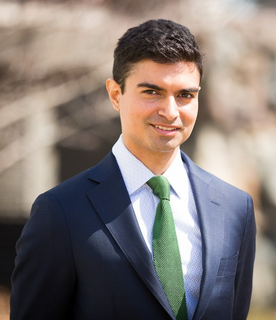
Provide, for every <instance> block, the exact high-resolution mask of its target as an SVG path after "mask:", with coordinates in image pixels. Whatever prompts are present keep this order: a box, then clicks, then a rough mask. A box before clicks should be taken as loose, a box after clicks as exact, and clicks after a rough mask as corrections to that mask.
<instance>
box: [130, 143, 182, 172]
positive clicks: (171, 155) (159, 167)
mask: <svg viewBox="0 0 276 320" xmlns="http://www.w3.org/2000/svg"><path fill="white" fill-rule="evenodd" d="M178 150H179V149H178V148H177V149H175V150H174V151H173V152H153V151H151V152H147V154H143V153H139V154H134V156H135V157H136V158H137V159H139V160H140V161H141V162H142V163H143V164H144V165H145V166H146V167H147V168H148V169H149V170H150V171H151V172H152V173H154V174H155V175H162V174H163V173H165V172H166V170H167V169H168V168H169V167H170V165H171V164H172V162H173V161H174V159H175V157H176V155H177V154H178Z"/></svg>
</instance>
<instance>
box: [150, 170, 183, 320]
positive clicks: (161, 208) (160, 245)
mask: <svg viewBox="0 0 276 320" xmlns="http://www.w3.org/2000/svg"><path fill="white" fill-rule="evenodd" d="M147 184H148V185H149V186H150V187H151V189H152V191H153V193H154V194H155V195H156V196H158V198H159V199H160V201H159V203H158V206H157V209H156V216H155V221H154V226H153V236H152V250H153V261H154V265H155V269H156V271H157V274H158V277H159V280H160V282H161V284H162V286H163V289H164V291H165V293H166V295H167V298H168V300H169V302H170V305H171V308H172V311H173V313H174V315H175V317H176V319H177V320H180V319H181V320H186V319H188V316H187V307H186V299H185V290H184V281H183V272H182V263H181V258H180V253H179V248H178V243H177V236H176V232H175V226H174V220H173V214H172V209H171V205H170V184H169V181H168V179H167V178H166V177H163V176H156V177H153V178H151V179H150V180H149V181H148V182H147Z"/></svg>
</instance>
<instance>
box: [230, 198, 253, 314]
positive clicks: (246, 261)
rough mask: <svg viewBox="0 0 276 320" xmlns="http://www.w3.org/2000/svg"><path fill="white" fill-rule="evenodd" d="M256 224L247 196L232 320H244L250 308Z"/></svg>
mask: <svg viewBox="0 0 276 320" xmlns="http://www.w3.org/2000/svg"><path fill="white" fill-rule="evenodd" d="M255 239H256V224H255V217H254V209H253V201H252V198H251V197H250V196H249V195H248V199H247V217H246V225H245V229H244V234H243V241H242V244H241V249H240V254H239V260H238V265H237V273H236V280H235V300H234V309H233V319H234V320H239V319H240V320H244V319H246V318H247V314H248V311H249V307H250V300H251V293H252V276H253V265H254V259H255Z"/></svg>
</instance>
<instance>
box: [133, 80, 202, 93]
mask: <svg viewBox="0 0 276 320" xmlns="http://www.w3.org/2000/svg"><path fill="white" fill-rule="evenodd" d="M137 87H138V88H150V89H153V90H157V91H166V90H165V89H164V88H162V87H159V86H157V85H156V84H153V83H148V82H141V83H138V84H137ZM199 90H200V87H199V88H197V87H191V88H185V89H181V90H180V91H179V92H180V93H188V92H199Z"/></svg>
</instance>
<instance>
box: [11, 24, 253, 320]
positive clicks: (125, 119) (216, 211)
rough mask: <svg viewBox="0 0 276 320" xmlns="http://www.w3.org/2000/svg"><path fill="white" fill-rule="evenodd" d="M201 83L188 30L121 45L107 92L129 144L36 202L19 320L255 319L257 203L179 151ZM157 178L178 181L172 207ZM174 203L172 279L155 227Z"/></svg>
mask: <svg viewBox="0 0 276 320" xmlns="http://www.w3.org/2000/svg"><path fill="white" fill-rule="evenodd" d="M201 77H202V56H201V54H200V52H199V49H198V46H197V43H196V41H195V39H194V37H193V36H192V35H191V33H190V31H189V30H188V29H187V28H186V27H184V26H181V25H179V24H176V23H174V22H172V21H167V20H150V21H147V22H145V23H143V24H141V25H140V26H138V27H135V28H131V29H129V30H128V31H127V32H126V33H125V34H124V36H123V37H122V38H121V39H120V40H119V42H118V45H117V47H116V49H115V52H114V67H113V79H108V80H107V90H108V93H109V96H110V100H111V103H112V105H113V107H114V108H115V110H117V111H118V112H119V113H120V118H121V125H122V136H121V137H120V138H119V140H118V141H117V143H116V144H115V145H114V147H113V149H112V152H111V153H110V154H108V155H107V157H106V158H105V159H103V160H102V161H101V162H100V163H99V164H98V165H96V166H95V167H93V168H90V169H88V170H87V171H85V172H83V173H81V174H79V175H77V176H75V177H73V178H71V179H69V180H67V181H65V182H64V183H62V184H60V185H59V186H57V187H55V188H53V189H52V190H50V191H48V192H46V193H45V194H43V195H40V196H39V197H38V199H37V200H36V201H35V203H34V205H33V207H32V212H31V217H30V220H29V221H28V223H27V224H26V226H25V227H24V230H23V232H22V236H21V238H20V239H19V241H18V243H17V258H16V263H15V264H16V265H15V270H14V273H13V277H12V286H13V289H12V294H11V320H21V319H28V320H35V319H39V320H41V319H51V320H53V319H58V320H61V319H66V320H67V319H78V320H85V319H96V320H99V319H128V320H130V319H131V320H138V319H139V320H141V319H156V320H162V319H196V320H198V319H205V320H207V319H210V320H211V319H212V320H214V319H219V320H224V319H225V320H226V319H246V316H247V313H248V309H249V304H250V297H251V290H252V269H253V261H254V252H255V220H254V212H253V204H252V199H251V197H250V196H249V195H247V194H246V193H244V192H243V191H240V190H238V189H236V188H234V187H232V186H230V185H228V184H226V183H225V182H223V181H221V180H219V179H218V178H216V177H214V176H213V175H211V174H209V173H207V172H205V171H204V170H202V169H200V168H198V167H197V166H196V165H195V164H194V163H193V162H192V161H191V160H190V159H189V157H188V156H187V155H186V154H184V153H183V152H181V151H180V145H181V144H182V143H183V142H185V141H186V140H187V139H188V138H189V136H190V134H191V132H192V130H193V127H194V124H195V121H196V117H197V112H198V94H199V91H200V81H201ZM155 176H158V178H157V179H159V178H160V179H161V180H162V181H163V180H164V179H165V178H164V177H166V178H167V180H166V179H165V180H166V181H169V184H168V185H169V187H168V188H169V196H166V197H165V198H164V199H163V198H162V197H161V196H160V199H161V200H159V199H158V197H159V194H158V192H156V189H155V187H153V185H152V183H151V182H150V181H153V180H154V179H153V180H151V178H152V177H155ZM166 183H167V182H166ZM157 188H159V187H157ZM157 195H158V197H157ZM168 198H170V202H169V201H168ZM159 201H160V202H159ZM161 202H162V203H163V204H164V202H166V204H164V205H163V204H162V205H161V206H160V203H161ZM168 203H170V204H168ZM167 205H168V206H169V209H166V210H167V211H168V212H170V213H168V214H170V217H171V218H170V219H172V220H170V221H172V224H171V228H172V229H170V231H168V232H167V231H166V232H164V237H166V236H167V235H169V236H171V239H172V238H173V240H172V241H173V242H169V241H171V239H170V240H165V241H164V242H162V245H163V246H165V247H167V249H166V250H163V251H162V250H161V251H162V254H164V256H163V260H162V261H163V262H164V261H165V262H164V269H162V268H163V265H162V267H161V269H162V270H163V271H164V270H165V272H163V275H161V274H160V267H159V260H158V259H159V254H160V253H157V250H159V249H158V248H157V247H158V245H157V244H156V243H158V242H159V241H160V243H161V240H162V239H161V240H160V239H159V236H158V235H157V236H156V232H157V231H156V230H157V229H155V228H157V227H156V225H158V223H156V222H155V220H157V216H158V217H161V218H162V217H164V215H163V211H162V208H161V207H162V206H167ZM160 208H161V209H160ZM166 208H167V207H166ZM160 210H161V211H162V212H161V211H160ZM160 212H161V213H160ZM166 214H167V213H166ZM155 215H156V218H155ZM161 218H160V219H161ZM168 219H169V218H168ZM160 221H161V220H160ZM160 225H161V222H160V224H159V226H160ZM161 228H162V227H161ZM158 230H159V229H158ZM158 232H159V231H158ZM158 232H157V233H158ZM171 243H174V247H173V245H171ZM173 250H174V251H173ZM171 252H176V253H173V254H171ZM166 254H170V258H166ZM163 262H162V263H163ZM162 263H161V264H162ZM170 263H171V264H172V267H171V269H170V271H169V272H168V271H166V270H167V269H165V268H166V267H167V264H170ZM179 264H180V267H179ZM162 270H161V271H162ZM176 270H177V271H176ZM175 277H178V278H175ZM175 279H178V280H177V281H176V282H173V281H174V280H175ZM179 279H180V280H179ZM168 287H169V290H167V288H168ZM175 302H176V305H177V306H176V307H175Z"/></svg>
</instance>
